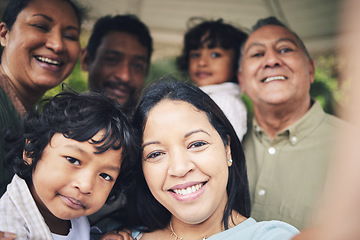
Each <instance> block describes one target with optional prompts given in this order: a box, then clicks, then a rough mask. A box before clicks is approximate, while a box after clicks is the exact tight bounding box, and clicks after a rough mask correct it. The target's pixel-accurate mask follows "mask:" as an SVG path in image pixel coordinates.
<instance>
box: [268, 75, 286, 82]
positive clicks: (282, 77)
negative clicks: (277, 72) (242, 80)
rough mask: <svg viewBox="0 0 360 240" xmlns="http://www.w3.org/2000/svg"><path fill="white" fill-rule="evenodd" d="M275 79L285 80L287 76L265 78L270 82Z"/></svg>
mask: <svg viewBox="0 0 360 240" xmlns="http://www.w3.org/2000/svg"><path fill="white" fill-rule="evenodd" d="M274 80H285V77H284V76H275V77H268V78H267V79H265V82H266V83H268V82H271V81H274Z"/></svg>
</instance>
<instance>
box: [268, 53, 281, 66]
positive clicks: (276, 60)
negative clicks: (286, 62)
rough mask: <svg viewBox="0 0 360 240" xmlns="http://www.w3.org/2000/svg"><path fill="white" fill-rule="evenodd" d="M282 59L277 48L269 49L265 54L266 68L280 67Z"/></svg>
mask: <svg viewBox="0 0 360 240" xmlns="http://www.w3.org/2000/svg"><path fill="white" fill-rule="evenodd" d="M280 65H281V59H280V57H279V55H278V53H277V52H276V51H275V50H269V51H267V52H266V55H265V68H273V67H279V66H280Z"/></svg>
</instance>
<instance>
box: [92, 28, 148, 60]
mask: <svg viewBox="0 0 360 240" xmlns="http://www.w3.org/2000/svg"><path fill="white" fill-rule="evenodd" d="M100 48H101V49H103V50H109V49H110V50H111V49H113V50H117V49H118V50H121V51H122V52H129V53H133V54H136V55H141V56H144V57H147V53H148V50H147V49H146V47H145V46H143V45H142V44H141V43H140V41H139V39H138V38H137V37H136V36H135V35H133V34H130V33H127V32H119V31H110V32H108V33H107V34H106V35H105V36H104V37H103V38H102V39H101V44H100V46H99V49H100Z"/></svg>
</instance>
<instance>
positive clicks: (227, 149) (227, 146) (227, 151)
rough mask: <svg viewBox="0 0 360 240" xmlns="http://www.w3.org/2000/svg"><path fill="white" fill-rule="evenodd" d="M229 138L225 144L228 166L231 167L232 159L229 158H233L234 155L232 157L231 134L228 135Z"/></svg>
mask: <svg viewBox="0 0 360 240" xmlns="http://www.w3.org/2000/svg"><path fill="white" fill-rule="evenodd" d="M227 138H228V144H227V145H226V146H225V151H226V159H227V163H228V166H229V167H231V165H232V161H229V159H232V157H231V147H230V136H229V135H228V136H227Z"/></svg>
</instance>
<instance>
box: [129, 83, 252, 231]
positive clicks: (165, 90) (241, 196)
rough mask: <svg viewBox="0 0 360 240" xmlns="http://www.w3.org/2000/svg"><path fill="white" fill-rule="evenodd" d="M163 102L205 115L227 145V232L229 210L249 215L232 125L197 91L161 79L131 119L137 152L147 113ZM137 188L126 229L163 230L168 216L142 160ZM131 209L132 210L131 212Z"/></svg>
mask: <svg viewBox="0 0 360 240" xmlns="http://www.w3.org/2000/svg"><path fill="white" fill-rule="evenodd" d="M164 99H169V100H179V101H185V102H188V103H190V104H192V105H193V106H195V107H196V108H197V109H199V110H200V111H203V112H205V113H206V114H207V116H208V119H209V121H210V123H211V124H212V126H213V127H214V128H215V129H216V131H217V132H218V133H219V135H220V137H221V139H222V141H223V143H224V145H225V146H226V145H228V144H229V138H230V148H231V155H232V159H233V164H232V166H231V167H229V179H228V184H227V189H226V190H227V194H228V202H227V204H226V207H225V210H224V215H223V219H222V221H223V224H224V227H225V229H228V227H229V226H228V223H229V217H230V216H231V212H232V210H235V211H237V212H239V213H240V214H241V215H243V216H245V217H249V215H250V195H249V187H248V179H247V171H246V163H245V156H244V152H243V149H242V146H241V143H240V140H239V139H238V137H237V135H236V133H235V131H234V129H233V127H232V125H231V124H230V122H229V120H228V119H227V118H226V117H225V115H224V113H223V112H222V111H221V110H220V108H219V107H218V106H217V105H216V104H215V103H214V101H213V100H212V99H211V98H210V97H209V96H208V95H207V94H205V93H204V92H202V91H201V90H200V89H199V88H197V87H195V86H193V85H191V84H188V83H184V82H179V81H173V80H169V79H162V80H161V81H159V82H157V83H155V84H153V85H152V86H150V87H149V88H148V89H147V90H146V91H145V93H144V95H143V97H142V98H141V101H140V103H139V105H138V107H137V109H136V112H135V115H134V120H133V123H134V126H135V128H136V129H137V131H138V132H137V134H136V135H137V137H138V138H137V141H138V143H137V146H138V147H139V148H138V151H141V149H140V146H141V145H142V137H143V130H144V127H145V124H146V121H147V117H148V114H149V112H150V111H151V109H152V108H153V107H154V106H156V105H157V104H158V103H159V102H161V101H162V100H164ZM228 137H229V138H228ZM137 168H138V169H139V171H138V174H137V179H136V182H137V185H136V188H135V189H134V190H133V191H132V193H131V195H130V196H129V199H128V200H129V201H128V204H129V206H127V211H129V212H130V218H129V219H128V221H129V222H128V224H129V225H130V227H134V226H144V227H146V230H148V231H154V230H156V229H163V228H165V227H167V226H168V224H169V222H170V218H171V213H170V212H169V211H168V210H167V209H166V208H165V207H164V206H162V205H161V204H160V203H159V202H158V201H157V200H156V199H155V198H154V196H153V195H152V194H151V192H150V190H149V187H148V185H147V183H146V180H145V177H144V174H143V171H142V158H141V154H139V158H138V160H137ZM134 209H135V210H134Z"/></svg>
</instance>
